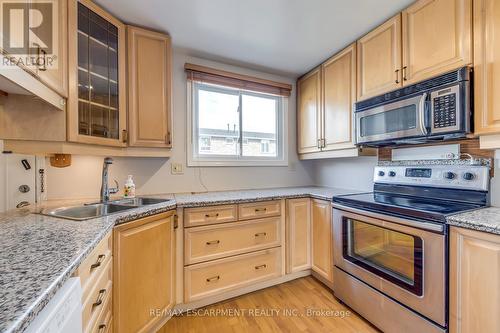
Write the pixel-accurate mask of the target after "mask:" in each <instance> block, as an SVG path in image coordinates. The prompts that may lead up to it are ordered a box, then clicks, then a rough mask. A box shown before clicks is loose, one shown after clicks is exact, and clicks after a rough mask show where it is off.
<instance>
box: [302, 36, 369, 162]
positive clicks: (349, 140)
mask: <svg viewBox="0 0 500 333" xmlns="http://www.w3.org/2000/svg"><path fill="white" fill-rule="evenodd" d="M297 100H298V103H297V113H298V115H297V121H298V123H297V128H298V133H297V134H298V137H297V141H298V153H299V155H300V158H301V159H312V158H334V157H352V156H358V155H359V154H360V153H366V152H369V151H370V150H365V151H363V150H359V149H357V148H355V146H354V126H353V122H352V115H353V106H354V102H355V101H356V44H352V45H350V46H348V47H347V48H345V49H344V50H342V51H341V52H339V53H337V54H336V55H334V56H333V57H331V58H330V59H328V60H327V61H325V62H324V63H323V64H322V65H321V66H319V67H317V68H316V69H314V70H312V71H311V72H309V73H308V74H306V75H304V76H303V77H301V78H300V79H299V80H298V82H297Z"/></svg>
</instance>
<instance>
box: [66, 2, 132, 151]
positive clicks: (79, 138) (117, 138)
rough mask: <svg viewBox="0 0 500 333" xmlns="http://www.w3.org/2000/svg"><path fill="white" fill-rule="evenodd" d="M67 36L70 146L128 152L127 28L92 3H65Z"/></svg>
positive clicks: (68, 130)
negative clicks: (109, 148) (78, 144)
mask: <svg viewBox="0 0 500 333" xmlns="http://www.w3.org/2000/svg"><path fill="white" fill-rule="evenodd" d="M68 36H69V38H68V41H69V45H68V57H69V62H68V73H69V94H68V96H69V97H68V105H67V132H68V141H72V142H80V143H87V144H96V145H105V146H119V147H124V146H126V142H127V132H126V129H127V100H126V77H125V25H124V24H123V23H122V22H120V21H119V20H117V19H116V18H115V17H113V16H112V15H111V14H109V13H108V12H106V11H104V10H103V9H102V8H100V7H99V6H98V5H96V4H94V3H93V2H92V1H90V0H79V1H76V0H69V2H68Z"/></svg>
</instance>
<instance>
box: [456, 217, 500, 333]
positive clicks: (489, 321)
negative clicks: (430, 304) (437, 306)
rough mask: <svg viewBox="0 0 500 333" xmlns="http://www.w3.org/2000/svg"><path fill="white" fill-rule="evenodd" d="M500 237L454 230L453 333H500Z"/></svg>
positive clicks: (471, 231)
mask: <svg viewBox="0 0 500 333" xmlns="http://www.w3.org/2000/svg"><path fill="white" fill-rule="evenodd" d="M499 313H500V236H498V235H492V234H487V233H484V232H479V231H473V230H466V229H462V228H455V227H452V230H451V243H450V332H451V333H458V332H461V333H474V332H500V317H499V316H498V314H499Z"/></svg>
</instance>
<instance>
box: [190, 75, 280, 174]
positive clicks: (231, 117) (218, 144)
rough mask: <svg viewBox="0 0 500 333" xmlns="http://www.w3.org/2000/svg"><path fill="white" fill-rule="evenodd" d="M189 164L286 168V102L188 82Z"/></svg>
mask: <svg viewBox="0 0 500 333" xmlns="http://www.w3.org/2000/svg"><path fill="white" fill-rule="evenodd" d="M188 85H189V88H190V92H189V94H190V95H191V97H192V99H191V103H190V112H189V114H190V123H191V130H190V131H188V132H189V135H190V138H189V139H190V140H191V142H192V145H190V147H189V148H190V149H188V154H189V157H188V165H286V164H287V161H286V153H285V150H286V143H285V140H284V138H285V137H286V135H285V133H286V126H285V124H286V121H285V112H284V106H285V104H286V98H285V97H283V96H278V95H271V94H265V93H258V92H250V91H246V90H242V89H237V88H231V87H226V86H221V85H215V84H208V83H201V82H195V81H188Z"/></svg>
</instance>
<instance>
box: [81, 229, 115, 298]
mask: <svg viewBox="0 0 500 333" xmlns="http://www.w3.org/2000/svg"><path fill="white" fill-rule="evenodd" d="M111 242H112V237H111V232H110V233H109V234H107V235H106V236H105V237H104V238H103V239H102V240H101V241H100V242H99V244H97V246H96V247H95V248H94V250H92V252H91V253H90V254H89V255H88V257H87V258H86V259H85V260H84V261H83V262H82V263H81V265H80V266H79V267H78V269H77V270H76V271H75V273H74V275H75V276H78V277H80V283H81V285H82V293H83V297H82V299H84V300H85V299H86V298H87V297H88V294H89V292H90V290H91V289H92V286H93V285H94V284H95V283H96V279H97V277H98V276H99V275H100V274H101V272H102V271H103V268H104V266H105V264H106V263H107V262H108V261H110V258H111V254H112V252H111V251H112V248H113V247H112V243H111Z"/></svg>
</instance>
